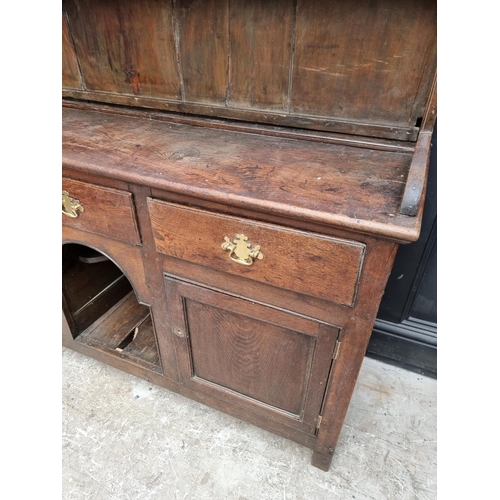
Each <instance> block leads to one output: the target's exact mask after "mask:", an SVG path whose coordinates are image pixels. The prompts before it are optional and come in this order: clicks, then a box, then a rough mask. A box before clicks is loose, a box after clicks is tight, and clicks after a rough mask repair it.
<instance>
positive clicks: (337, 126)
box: [62, 89, 418, 141]
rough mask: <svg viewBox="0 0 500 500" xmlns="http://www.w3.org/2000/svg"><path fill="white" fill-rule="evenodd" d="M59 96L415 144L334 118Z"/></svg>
mask: <svg viewBox="0 0 500 500" xmlns="http://www.w3.org/2000/svg"><path fill="white" fill-rule="evenodd" d="M62 96H63V97H66V98H68V97H69V98H74V99H79V100H88V101H96V102H103V103H109V104H124V105H126V106H136V107H141V108H150V109H158V110H161V111H173V112H177V113H190V114H193V115H204V116H208V117H218V118H228V119H233V120H242V121H248V122H258V123H267V124H269V125H277V126H283V127H298V128H303V129H308V130H320V131H325V132H337V133H340V134H353V135H359V136H366V137H379V138H382V139H393V140H400V141H416V139H417V135H418V127H413V126H409V127H398V126H390V125H380V124H366V123H363V122H361V121H348V120H339V119H337V118H334V117H330V118H324V117H321V116H313V115H310V114H301V115H294V114H290V113H281V112H277V111H272V110H266V111H259V110H254V109H240V108H230V107H225V106H222V105H221V106H217V105H215V104H212V105H208V104H200V103H196V102H187V101H186V102H180V101H176V100H171V99H164V98H157V97H154V98H153V97H143V96H136V95H133V94H132V93H131V92H130V93H117V92H112V91H109V92H102V91H89V90H76V89H63V90H62Z"/></svg>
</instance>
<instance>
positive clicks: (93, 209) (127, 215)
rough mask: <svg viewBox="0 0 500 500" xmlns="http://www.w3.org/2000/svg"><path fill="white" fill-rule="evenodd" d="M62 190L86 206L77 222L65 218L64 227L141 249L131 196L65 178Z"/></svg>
mask: <svg viewBox="0 0 500 500" xmlns="http://www.w3.org/2000/svg"><path fill="white" fill-rule="evenodd" d="M62 186H63V190H65V191H67V192H68V193H69V195H70V196H71V197H72V198H74V199H77V200H79V201H80V204H81V205H82V206H83V212H81V213H79V214H78V217H76V218H70V217H68V216H66V215H64V214H62V223H63V224H64V225H67V226H71V227H74V228H76V229H81V230H83V231H90V232H93V233H97V234H102V235H105V236H109V237H111V238H115V239H118V240H122V241H125V242H127V243H131V244H134V245H140V243H141V238H140V235H139V232H138V230H137V224H136V218H135V210H134V205H133V200H132V195H131V194H130V193H127V192H123V191H119V190H117V189H112V188H107V187H103V186H96V185H93V184H87V183H85V182H80V181H75V180H73V179H68V178H63V182H62Z"/></svg>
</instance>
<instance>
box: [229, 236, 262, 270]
mask: <svg viewBox="0 0 500 500" xmlns="http://www.w3.org/2000/svg"><path fill="white" fill-rule="evenodd" d="M247 240H248V236H245V235H244V234H237V235H236V237H235V239H234V240H233V241H232V242H231V240H230V239H229V238H228V237H227V236H224V243H222V245H221V247H222V249H223V250H227V251H228V252H229V257H230V258H231V260H234V262H237V263H238V264H243V265H244V266H251V265H252V264H253V261H254V259H259V260H262V259H263V258H264V254H263V253H262V252H261V251H260V245H255V246H254V247H253V248H251V246H252V245H251V244H250V243H247Z"/></svg>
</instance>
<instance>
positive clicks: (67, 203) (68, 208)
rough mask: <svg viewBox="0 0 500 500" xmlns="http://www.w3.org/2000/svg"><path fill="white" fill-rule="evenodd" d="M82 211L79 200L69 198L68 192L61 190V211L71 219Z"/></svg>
mask: <svg viewBox="0 0 500 500" xmlns="http://www.w3.org/2000/svg"><path fill="white" fill-rule="evenodd" d="M77 210H79V211H80V212H83V207H82V204H81V203H80V200H75V199H74V198H71V196H70V195H69V193H68V192H67V191H64V190H63V192H62V213H63V214H64V215H67V216H68V217H71V218H72V219H75V218H76V217H78V212H77Z"/></svg>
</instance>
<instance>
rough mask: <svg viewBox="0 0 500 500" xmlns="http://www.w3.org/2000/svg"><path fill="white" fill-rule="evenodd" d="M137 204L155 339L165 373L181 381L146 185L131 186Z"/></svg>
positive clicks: (145, 278)
mask: <svg viewBox="0 0 500 500" xmlns="http://www.w3.org/2000/svg"><path fill="white" fill-rule="evenodd" d="M130 191H131V192H132V193H133V194H134V200H135V205H136V207H137V220H138V224H139V228H140V232H141V236H142V240H143V243H142V246H141V250H142V259H143V262H144V272H145V277H144V281H145V283H146V285H147V287H148V290H149V293H150V302H149V304H150V306H151V311H152V320H153V324H154V327H155V331H156V341H157V346H158V352H159V355H160V360H161V365H162V373H163V374H164V375H165V377H168V378H169V379H172V380H180V375H179V369H178V363H177V357H176V352H175V342H174V339H173V338H172V335H170V332H171V325H170V315H169V313H168V306H167V299H166V295H165V287H164V284H163V270H162V267H161V258H160V256H159V255H158V254H157V253H156V250H155V244H154V239H153V233H152V230H151V222H150V220H149V215H148V207H147V199H148V197H149V196H151V189H150V188H148V187H145V186H132V185H131V186H130Z"/></svg>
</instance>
